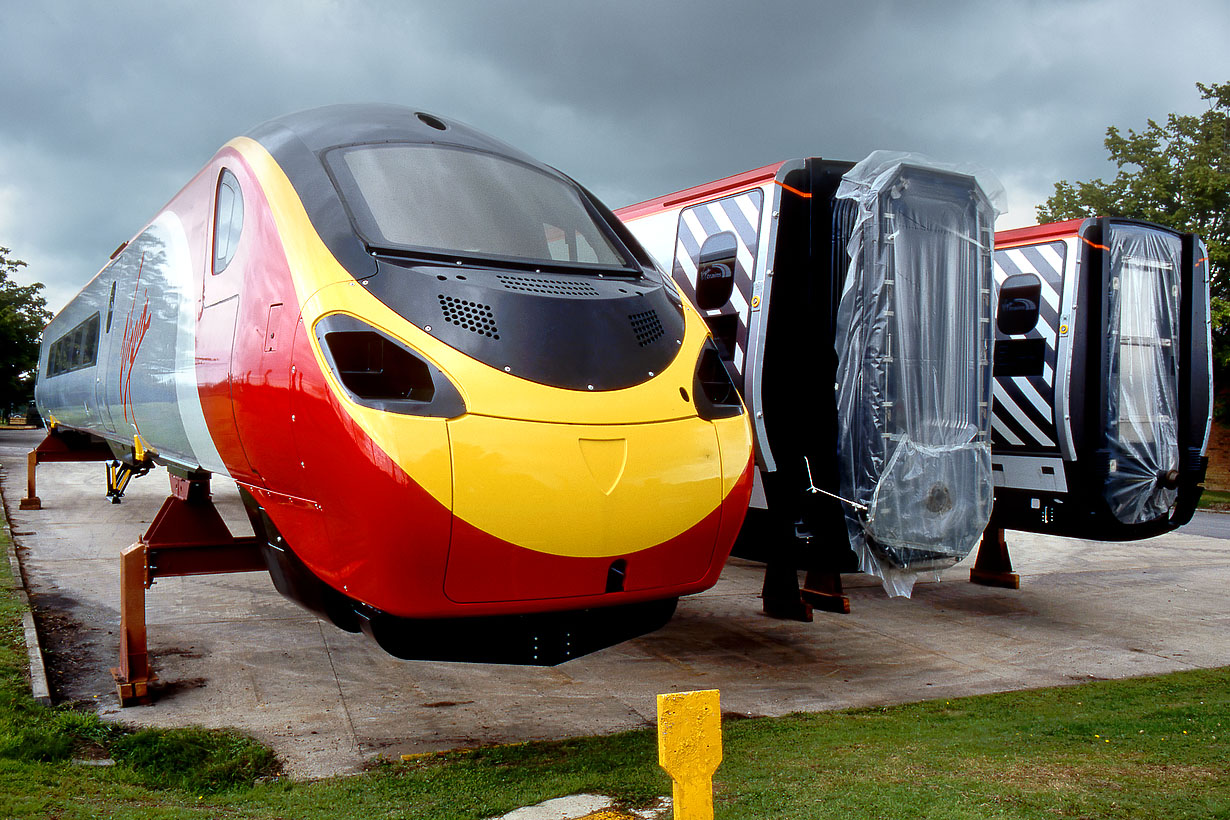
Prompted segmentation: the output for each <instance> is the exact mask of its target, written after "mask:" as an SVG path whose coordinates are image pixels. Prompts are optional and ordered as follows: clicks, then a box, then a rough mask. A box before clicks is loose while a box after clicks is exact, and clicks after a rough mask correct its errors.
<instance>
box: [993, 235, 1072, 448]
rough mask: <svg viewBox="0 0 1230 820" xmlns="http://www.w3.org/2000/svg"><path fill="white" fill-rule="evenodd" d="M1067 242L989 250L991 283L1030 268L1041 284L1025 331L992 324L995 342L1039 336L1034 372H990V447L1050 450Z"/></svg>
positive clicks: (1053, 435)
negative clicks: (1032, 321) (1040, 355)
mask: <svg viewBox="0 0 1230 820" xmlns="http://www.w3.org/2000/svg"><path fill="white" fill-rule="evenodd" d="M1066 258H1067V245H1065V244H1064V243H1063V242H1045V243H1041V244H1038V245H1026V246H1024V247H1020V248H1009V249H1006V250H997V251H996V252H995V284H996V287H997V288H998V287H999V286H1001V285H1003V283H1004V280H1006V279H1007V278H1008V277H1009V276H1014V275H1017V274H1022V273H1032V274H1034V275H1036V276H1037V277H1038V279H1039V280H1040V281H1041V283H1042V289H1041V299H1040V300H1039V305H1038V323H1037V325H1035V326H1034V328H1033V329H1031V330H1030V331H1028V332H1026V333H1023V334H1017V335H1008V334H1005V333H1003V332H1001V331H1000V329H999V327H998V325H997V326H996V328H995V341H996V342H997V343H998V342H1001V341H1007V340H1009V339H1042V340H1043V341H1044V342H1045V345H1046V347H1045V352H1044V359H1043V370H1042V375H1040V376H996V377H995V387H994V404H993V409H992V415H991V445H992V447H993V448H995V449H996V450H1008V451H1012V450H1040V449H1041V450H1053V449H1055V448H1057V447H1058V433H1057V431H1056V429H1055V362H1056V350H1057V343H1058V339H1059V305H1060V297H1061V296H1062V294H1063V271H1064V265H1065V262H1066Z"/></svg>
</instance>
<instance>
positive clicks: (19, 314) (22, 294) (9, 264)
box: [0, 247, 51, 423]
mask: <svg viewBox="0 0 1230 820" xmlns="http://www.w3.org/2000/svg"><path fill="white" fill-rule="evenodd" d="M9 253H10V251H9V249H8V248H3V247H0V417H3V420H4V421H5V422H6V423H7V422H8V418H9V411H10V409H11V408H12V407H13V406H15V405H21V404H24V403H25V402H27V401H29V400H30V395H31V391H32V389H33V387H34V373H35V370H36V369H37V367H38V339H39V334H41V333H42V332H43V327H44V326H45V325H46V324H47V322H48V321H49V320H50V319H51V314H50V313H49V312H48V311H47V300H45V299H44V298H43V297H42V296H40V295H39V291H41V290H42V289H43V286H42V284H41V283H37V282H36V283H35V284H33V285H19V284H17V283H16V282H14V281H13V279H12V278H11V277H12V275H13V274H15V273H17V271H18V270H20V269H21V268H24V267H25V266H26V263H25V262H22V261H21V260H20V259H14V258H12V257H10V256H9Z"/></svg>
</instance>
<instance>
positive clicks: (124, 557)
mask: <svg viewBox="0 0 1230 820" xmlns="http://www.w3.org/2000/svg"><path fill="white" fill-rule="evenodd" d="M146 549H147V547H146V544H145V542H144V540H141V541H138V542H137V543H135V544H133V545H132V546H130V547H129V548H128V549H126V550H124V552H123V553H121V555H120V665H119V666H118V667H116V668H114V669H112V670H111V677H113V678H114V679H115V690H116V693H117V694H118V695H119V698H120V706H132V705H134V704H137V703H148V702H149V699H150V692H149V686H150V684H151V683H154V682H155V681H157V680H158V676H157V675H155V674H154V673H153V671H152V670H151V669H150V667H149V652H148V650H147V648H146V640H145V590H146V588H147V587H148V586H149V585H150V583H151V582H152V579H151V578H150V577H149V565H148V563H147V560H146V559H147V553H146Z"/></svg>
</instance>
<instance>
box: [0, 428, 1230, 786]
mask: <svg viewBox="0 0 1230 820" xmlns="http://www.w3.org/2000/svg"><path fill="white" fill-rule="evenodd" d="M41 435H42V431H12V430H3V431H0V487H2V489H3V494H4V498H5V502H6V507H7V509H8V511H9V514H10V521H11V526H12V530H13V534H14V539H15V541H16V543H17V545H18V552H19V555H20V557H21V561H22V565H23V570H24V574H25V576H26V581H27V587H28V589H29V592H30V597H31V600H32V603H33V605H34V607H35V610H36V614H37V618H38V622H39V630H40V635H41V638H42V641H43V645H44V650H45V655H46V657H47V662H48V666H49V669H50V675H51V683H52V689H53V693H54V695H55V697H56V698H57V700H58V701H74V702H78V703H85V704H96V706H95V708H97V710H98V711H99V712H100V713H101V714H103V715H104V716H105V717H106V718H108V719H113V720H122V721H125V722H128V723H131V724H137V725H159V726H178V725H189V724H195V725H204V726H234V727H237V728H240V729H242V730H244V731H247V732H249V733H251V734H252V735H254V736H256V737H258V738H260V739H261V740H263V741H265V742H267V743H269V744H270V745H271V746H272V747H273V748H274V749H275V750H276V751H277V752H278V754H279V755H280V756H281V757H282V759H283V760H284V762H285V764H286V766H287V769H288V770H289V771H290V772H291V773H292V774H294V775H296V776H299V777H313V776H325V775H332V774H337V773H341V772H349V771H355V770H357V769H359V768H360V767H361V766H362V765H363V764H364V762H365V761H368V760H370V759H371V758H372V757H373V756H376V755H379V754H387V755H393V756H396V755H398V754H405V753H413V752H426V751H435V750H441V749H451V748H458V747H464V746H472V745H477V744H490V743H509V742H517V741H524V740H536V739H549V738H563V737H573V736H579V735H591V734H603V733H610V732H616V731H622V730H626V729H635V728H642V727H646V726H651V725H653V721H654V709H655V700H654V698H655V695H656V694H657V693H659V692H670V691H681V690H688V689H709V688H717V689H720V690H721V692H722V708H723V711H724V712H725V713H726V714H728V715H735V714H737V715H745V716H746V715H781V714H786V713H789V712H795V711H816V710H823V709H839V708H844V707H851V706H867V705H877V704H886V703H898V702H907V701H914V700H921V699H926V698H933V697H954V696H961V695H969V694H979V693H985V692H993V691H1002V690H1009V689H1021V688H1032V687H1040V686H1050V685H1056V684H1065V683H1072V682H1078V681H1087V680H1090V679H1096V678H1121V677H1129V676H1135V675H1148V674H1155V673H1160V672H1168V671H1172V670H1179V669H1191V668H1199V667H1216V666H1224V665H1227V664H1230V612H1228V611H1227V603H1226V596H1225V590H1226V589H1227V588H1230V515H1225V514H1220V515H1219V514H1213V513H1207V514H1206V513H1198V514H1197V518H1196V520H1194V521H1193V522H1192V524H1191V525H1189V526H1188V527H1187V528H1185V529H1184V530H1180V531H1179V532H1176V533H1171V534H1168V535H1165V536H1161V537H1158V538H1152V539H1148V540H1146V541H1139V542H1130V543H1099V542H1089V541H1080V540H1074V539H1065V538H1053V537H1044V536H1036V535H1030V534H1025V533H1015V532H1013V533H1009V545H1010V547H1011V550H1012V556H1013V562H1014V565H1015V568H1016V570H1017V571H1018V572H1019V573H1020V574H1021V577H1022V581H1021V585H1022V588H1021V589H1020V590H1016V591H1010V590H1002V589H991V588H987V587H980V586H975V585H973V584H970V583H968V582H967V581H966V580H965V579H967V578H968V577H969V576H968V572H967V566H968V564H969V563H970V562H972V558H971V559H967V561H966V563H964V564H962V565H961V566H958V567H956V568H954V569H952V570H949V571H948V572H947V573H945V575H944V579H943V580H942V581H941V582H939V583H920V584H919V585H918V586H916V587H915V591H914V596H913V598H912V599H910V600H905V599H899V598H898V599H889V598H888V597H887V596H886V595H885V594H884V592H883V591H882V590H881V589H880V587H879V585H878V584H876V583H874V582H873V581H871V579H867V578H864V577H862V576H847V577H846V580H847V589H848V592H849V595H850V598H851V606H852V610H853V611H852V613H851V614H850V615H831V614H824V613H817V615H816V619H815V621H814V622H813V623H809V624H805V623H796V622H790V621H778V620H773V619H770V618H767V617H765V616H764V615H762V614H761V613H760V602H759V600H758V594H759V591H760V582H761V574H762V568H761V566H760V565H758V564H755V563H752V562H748V561H743V560H739V559H732V560H731V562H730V563H729V564H728V565H727V567H726V570H725V572H724V573H723V575H722V578H721V580H720V581H719V582H718V584H717V586H716V587H714V588H713V589H712V590H709V591H708V592H705V593H703V594H701V595H695V596H691V597H689V598H686V599H684V600H683V601H681V602H680V605H679V610H678V612H677V614H676V616H675V618H674V619H673V620H672V621H671V622H670V623H669V624H668V625H667V626H666V627H664V628H663V629H661V630H659V631H657V632H655V633H653V634H651V635H647V636H644V637H641V638H638V639H636V640H632V641H628V642H626V643H623V644H620V645H618V646H615V647H611V648H609V649H606V650H603V651H601V652H597V653H594V654H592V655H589V656H586V657H583V658H578V659H576V660H573V661H570V662H568V663H565V664H562V665H560V666H557V667H553V668H541V667H513V666H494V665H479V664H464V663H438V662H423V661H401V660H397V659H395V658H392V657H390V656H389V655H386V654H385V653H384V652H383V651H381V650H380V649H379V648H378V647H376V646H375V645H374V644H372V643H371V642H370V641H368V640H367V639H366V638H364V637H363V636H360V635H350V634H347V633H344V632H341V631H340V630H338V629H336V628H334V627H333V626H331V625H327V624H323V623H321V622H320V621H318V620H317V619H316V618H315V617H313V616H312V615H310V614H309V613H307V612H305V611H304V610H302V609H300V608H298V607H297V606H296V605H294V604H293V603H291V602H289V601H287V600H285V599H283V598H282V597H281V596H280V595H278V593H277V592H276V591H275V590H274V588H273V585H272V584H271V583H270V581H269V578H268V576H267V575H265V574H264V573H247V574H241V575H224V576H204V577H197V578H174V579H164V580H159V581H158V582H157V583H156V584H155V585H154V587H153V588H152V589H151V590H149V593H148V597H147V618H148V623H149V642H150V652H151V657H152V663H153V665H154V667H155V669H156V670H157V671H158V674H159V677H160V678H161V681H162V689H161V691H160V692H159V694H158V697H157V700H156V701H155V702H154V703H153V704H152V705H149V706H140V707H133V708H129V709H123V710H121V709H120V708H119V707H118V705H117V702H116V697H115V690H114V685H113V683H112V680H111V676H110V674H109V673H108V668H109V667H111V666H113V665H115V662H116V648H117V642H118V638H117V632H118V628H119V609H118V603H119V553H120V551H121V550H122V549H123V548H124V547H126V546H128V545H129V544H131V543H132V542H134V541H135V540H136V539H137V537H138V536H139V535H140V534H141V533H142V532H143V531H144V530H145V528H146V527H147V526H148V524H149V521H150V520H151V518H152V517H153V515H154V513H155V512H156V511H157V509H158V507H159V505H160V504H161V502H162V499H163V498H164V497H165V495H166V493H167V478H166V473H165V471H163V470H158V471H155V472H154V473H152V474H150V475H149V476H147V477H145V478H141V479H137V480H135V481H133V483H132V484H131V485H130V487H129V490H128V494H127V495H126V496H125V498H124V502H123V503H122V504H119V505H112V504H110V503H108V502H107V499H106V498H104V496H103V493H104V490H105V486H104V480H103V466H102V465H101V464H97V463H95V464H49V465H46V466H41V467H40V468H39V473H38V489H39V495H40V497H41V498H42V500H43V507H44V508H43V509H42V510H38V511H21V510H19V509H18V503H17V502H18V500H19V499H20V498H21V497H22V496H23V495H24V494H25V487H26V484H25V482H26V469H25V467H26V462H25V458H26V453H27V451H28V450H29V449H30V448H32V447H33V446H34V445H35V444H37V443H38V441H39V440H40V438H41ZM227 484H228V483H227V482H224V481H215V483H214V493H215V499H216V501H217V503H218V506H219V508H220V509H221V511H222V513H223V516H224V517H225V518H226V520H227V521H228V523H229V524H230V525H231V526H232V529H233V531H235V532H236V534H244V533H250V532H251V530H250V528H249V527H248V524H247V520H246V518H245V516H244V514H243V511H242V507H241V505H240V503H239V499H238V494H237V493H236V492H235V490H234V488H233V485H232V486H227Z"/></svg>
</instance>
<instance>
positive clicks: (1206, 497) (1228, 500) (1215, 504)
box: [1200, 490, 1230, 512]
mask: <svg viewBox="0 0 1230 820" xmlns="http://www.w3.org/2000/svg"><path fill="white" fill-rule="evenodd" d="M1200 509H1202V510H1222V511H1223V512H1224V511H1230V491H1226V490H1205V491H1204V492H1203V493H1201V494H1200Z"/></svg>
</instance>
